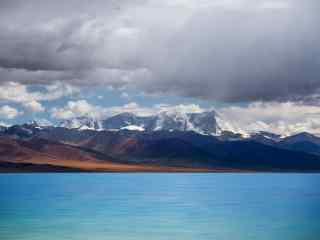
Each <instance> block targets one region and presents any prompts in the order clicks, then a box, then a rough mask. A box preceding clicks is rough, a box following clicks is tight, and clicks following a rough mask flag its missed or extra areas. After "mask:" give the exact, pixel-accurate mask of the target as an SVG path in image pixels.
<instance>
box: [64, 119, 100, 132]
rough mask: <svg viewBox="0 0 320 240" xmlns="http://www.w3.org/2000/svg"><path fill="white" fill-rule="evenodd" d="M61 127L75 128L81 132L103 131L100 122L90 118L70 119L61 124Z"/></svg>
mask: <svg viewBox="0 0 320 240" xmlns="http://www.w3.org/2000/svg"><path fill="white" fill-rule="evenodd" d="M59 126H60V127H64V128H70V129H72V128H74V129H79V130H86V129H91V130H100V129H102V126H101V123H100V121H98V120H96V119H94V118H90V117H77V118H73V119H68V120H65V121H63V122H61V123H60V125H59Z"/></svg>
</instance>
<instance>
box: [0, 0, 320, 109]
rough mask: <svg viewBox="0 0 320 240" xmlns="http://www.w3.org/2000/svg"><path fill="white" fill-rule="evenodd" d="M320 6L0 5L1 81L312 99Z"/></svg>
mask: <svg viewBox="0 0 320 240" xmlns="http://www.w3.org/2000/svg"><path fill="white" fill-rule="evenodd" d="M319 7H320V6H319V3H318V1H313V0H306V1H298V0H277V1H276V0H234V1H230V0H213V1H205V0H203V1H192V0H174V1H161V2H159V1H155V0H149V1H147V0H145V1H144V0H135V1H97V0H95V1H90V2H88V1H84V0H81V1H75V0H72V1H68V2H65V1H63V2H62V1H44V0H43V1H40V0H32V1H28V2H26V1H21V0H12V1H1V3H0V9H1V10H0V15H1V16H0V20H1V21H0V22H1V23H0V32H1V34H0V79H1V80H0V81H2V82H9V81H15V82H19V83H23V84H32V83H37V84H44V85H48V84H52V83H53V82H56V81H61V82H64V83H67V84H71V85H75V86H81V85H93V84H94V85H95V86H96V85H100V86H105V87H110V86H112V87H115V88H135V89H137V90H139V91H143V92H146V93H155V94H159V93H160V94H173V95H174V94H177V95H180V96H186V97H196V98H200V99H208V100H220V101H225V102H240V101H288V100H290V101H306V100H310V98H311V99H313V98H317V97H318V94H319V88H320V80H319V77H320V73H319V71H318V69H319V67H320V41H319V40H320V39H319V38H320V29H319V27H318V22H319V21H320V17H319V14H318V12H317V10H316V9H317V8H319ZM164 16H166V17H164ZM29 105H30V104H29ZM37 108H38V110H40V109H41V108H40V107H39V106H38V107H37Z"/></svg>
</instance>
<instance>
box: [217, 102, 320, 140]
mask: <svg viewBox="0 0 320 240" xmlns="http://www.w3.org/2000/svg"><path fill="white" fill-rule="evenodd" d="M219 113H220V114H221V115H222V116H223V117H224V118H225V119H227V120H228V121H230V122H231V123H232V125H234V126H236V127H238V128H240V129H244V130H245V131H248V132H252V131H270V132H275V133H278V134H282V135H291V134H294V133H298V132H311V133H314V134H320V107H319V106H315V105H305V104H303V103H301V102H298V103H295V102H285V103H278V102H271V103H263V102H255V103H251V104H249V105H248V106H232V107H225V108H221V109H219Z"/></svg>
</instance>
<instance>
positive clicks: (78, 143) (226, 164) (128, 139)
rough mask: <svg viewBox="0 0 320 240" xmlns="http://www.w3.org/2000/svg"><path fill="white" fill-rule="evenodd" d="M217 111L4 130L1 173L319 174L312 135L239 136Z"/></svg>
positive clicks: (317, 142)
mask: <svg viewBox="0 0 320 240" xmlns="http://www.w3.org/2000/svg"><path fill="white" fill-rule="evenodd" d="M218 118H219V116H218V114H217V113H215V112H214V111H210V112H203V113H178V112H162V113H160V114H157V115H152V116H137V115H135V114H133V113H121V114H118V115H115V116H112V117H109V118H106V119H103V120H97V119H93V118H89V117H80V118H75V119H71V120H66V121H63V122H61V123H60V124H59V125H58V126H39V125H38V124H37V123H36V122H32V123H29V124H22V125H14V126H11V127H1V128H0V171H4V172H6V171H8V172H10V171H54V172H56V171H285V172H293V171H294V172H297V171H298V172H306V171H307V172H314V171H319V170H320V138H319V137H317V136H314V135H312V134H310V133H299V134H296V135H292V136H287V137H284V136H280V135H277V134H274V133H269V132H263V131H261V132H256V133H251V134H250V135H242V134H240V133H235V132H232V131H230V130H228V129H224V128H223V127H221V125H220V124H219V123H220V122H221V119H218Z"/></svg>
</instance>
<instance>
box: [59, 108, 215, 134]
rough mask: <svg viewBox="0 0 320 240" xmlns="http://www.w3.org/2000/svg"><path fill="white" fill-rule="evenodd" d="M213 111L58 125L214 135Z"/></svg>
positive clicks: (72, 121) (124, 115)
mask: <svg viewBox="0 0 320 240" xmlns="http://www.w3.org/2000/svg"><path fill="white" fill-rule="evenodd" d="M215 117H216V113H215V112H214V111H210V112H203V113H181V112H177V111H175V112H172V111H171V112H168V111H163V112H161V113H159V114H156V115H152V116H137V115H135V114H133V113H121V114H118V115H115V116H112V117H109V118H106V119H103V120H96V119H93V118H89V117H80V118H74V119H70V120H66V121H63V122H61V123H60V125H59V126H60V127H64V128H70V129H79V130H86V129H91V130H121V129H127V130H138V131H160V130H164V131H195V132H198V133H201V134H208V135H216V134H217V133H218V131H219V126H218V125H217V122H216V118H215Z"/></svg>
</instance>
